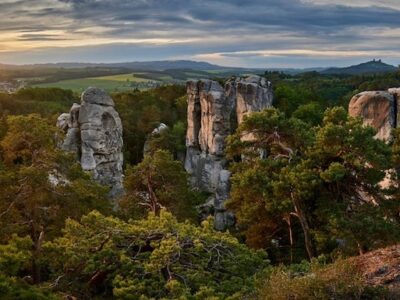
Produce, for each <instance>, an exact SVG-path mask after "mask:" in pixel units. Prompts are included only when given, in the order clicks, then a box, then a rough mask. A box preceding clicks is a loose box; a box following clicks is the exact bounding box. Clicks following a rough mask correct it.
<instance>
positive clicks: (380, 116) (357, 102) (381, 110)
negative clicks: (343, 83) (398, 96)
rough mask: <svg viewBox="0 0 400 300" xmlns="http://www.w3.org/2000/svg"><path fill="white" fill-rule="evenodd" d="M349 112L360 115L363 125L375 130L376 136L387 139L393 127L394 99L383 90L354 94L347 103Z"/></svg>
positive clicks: (352, 114)
mask: <svg viewBox="0 0 400 300" xmlns="http://www.w3.org/2000/svg"><path fill="white" fill-rule="evenodd" d="M349 114H350V115H351V116H353V117H356V116H357V117H361V118H362V119H363V122H364V124H365V125H370V126H372V127H374V128H375V129H376V130H377V134H376V136H375V137H376V138H378V139H381V140H385V141H387V140H389V139H390V135H391V130H392V128H394V127H395V125H396V124H395V122H396V118H395V101H394V97H393V95H392V94H390V93H388V92H383V91H374V92H363V93H360V94H358V95H355V96H354V97H353V98H352V99H351V101H350V105H349Z"/></svg>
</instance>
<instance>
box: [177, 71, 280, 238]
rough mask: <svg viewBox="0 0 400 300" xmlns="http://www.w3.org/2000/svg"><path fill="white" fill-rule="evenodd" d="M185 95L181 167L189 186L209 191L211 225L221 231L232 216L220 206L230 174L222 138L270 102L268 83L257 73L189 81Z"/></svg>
mask: <svg viewBox="0 0 400 300" xmlns="http://www.w3.org/2000/svg"><path fill="white" fill-rule="evenodd" d="M187 97H188V128H187V134H186V147H187V152H186V160H185V169H186V171H187V172H188V173H189V174H190V176H191V181H192V185H193V186H195V187H197V188H198V189H200V190H203V191H207V192H210V193H212V194H213V197H212V199H211V202H212V206H213V209H214V216H215V227H216V228H217V229H219V230H223V229H224V228H226V227H227V226H229V225H231V224H232V223H233V216H232V215H231V214H230V213H228V212H227V211H226V210H225V207H224V202H225V200H226V199H227V198H228V196H229V189H230V184H229V178H230V175H231V174H230V172H229V171H228V169H227V167H228V162H227V160H226V158H225V153H224V151H225V146H226V142H225V139H226V137H227V136H228V135H229V134H231V133H233V132H234V130H235V129H236V128H237V126H238V124H240V123H241V122H242V121H243V118H244V116H245V115H247V114H249V113H251V112H255V111H261V110H263V109H265V108H267V107H270V106H271V105H272V101H273V92H272V86H271V83H270V82H268V81H267V80H266V79H265V78H262V77H259V76H250V77H246V78H233V79H230V80H228V81H227V82H226V83H225V86H224V87H222V86H221V85H220V84H219V83H218V82H216V81H211V80H200V81H189V82H188V83H187Z"/></svg>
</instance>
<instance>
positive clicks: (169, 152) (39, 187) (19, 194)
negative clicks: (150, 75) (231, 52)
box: [0, 72, 400, 300]
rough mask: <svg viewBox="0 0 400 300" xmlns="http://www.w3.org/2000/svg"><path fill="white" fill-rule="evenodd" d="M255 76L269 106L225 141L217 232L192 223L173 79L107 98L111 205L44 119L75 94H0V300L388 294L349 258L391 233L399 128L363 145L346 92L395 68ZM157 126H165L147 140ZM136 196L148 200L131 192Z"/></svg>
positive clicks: (382, 83) (209, 224)
mask: <svg viewBox="0 0 400 300" xmlns="http://www.w3.org/2000/svg"><path fill="white" fill-rule="evenodd" d="M263 76H265V77H266V78H267V79H268V80H270V81H271V82H272V84H273V87H274V94H275V99H274V108H269V109H266V110H264V111H262V112H257V113H253V114H251V115H250V116H249V117H247V118H245V120H244V122H243V123H242V124H240V126H239V127H238V129H237V130H236V132H235V133H234V134H232V135H230V136H229V137H228V139H227V144H228V147H227V149H226V155H227V157H228V159H229V160H230V162H231V163H230V171H231V172H232V179H231V185H232V187H231V193H230V197H229V199H228V202H227V207H228V209H229V210H230V211H232V212H233V213H234V214H235V217H236V225H235V226H234V227H233V228H230V229H229V230H227V231H225V232H219V231H216V230H215V229H214V226H213V218H212V217H208V218H200V217H199V212H198V206H199V205H200V204H203V203H204V202H205V201H206V200H207V198H208V196H209V195H207V193H204V192H199V191H197V190H195V189H193V188H192V187H191V186H190V184H189V181H188V175H187V174H186V172H185V169H184V167H183V164H182V156H183V155H184V152H185V134H186V127H187V124H186V120H187V117H186V114H187V113H186V109H187V102H186V90H185V87H184V86H181V85H167V86H162V87H158V88H156V89H152V90H147V91H139V90H133V91H131V92H124V93H115V94H113V95H112V98H113V100H114V101H115V104H116V110H117V111H118V112H119V114H120V117H121V119H122V124H123V130H124V132H123V139H124V149H123V151H124V163H125V165H124V169H125V178H124V186H125V191H126V193H125V195H124V196H123V197H121V199H119V209H118V210H115V209H113V208H112V206H111V204H110V202H109V200H108V199H107V192H108V191H107V188H106V187H103V186H100V185H99V184H97V183H95V182H94V181H93V180H92V179H91V177H90V175H89V174H87V173H85V172H83V171H82V170H81V168H80V166H79V164H78V163H77V162H76V159H75V157H74V156H73V155H71V154H68V153H65V152H63V151H61V150H60V149H59V147H58V146H57V145H58V139H59V137H60V136H62V134H63V133H62V132H60V131H59V129H57V127H56V126H55V124H56V120H57V117H58V116H59V115H60V113H62V112H66V111H68V110H69V108H70V107H71V105H72V104H73V103H74V102H79V95H76V94H74V93H73V92H72V91H68V90H62V89H56V88H46V89H43V88H29V87H28V88H24V89H21V90H19V91H18V92H16V93H14V94H0V299H26V300H28V299H141V300H145V299H199V300H200V299H209V300H211V299H213V300H216V299H396V297H398V296H399V295H394V294H392V293H391V292H389V291H388V290H387V289H385V288H383V287H371V286H369V285H367V284H366V283H365V282H364V281H363V280H362V278H361V274H360V272H359V270H358V269H357V268H356V266H355V265H354V264H352V263H351V262H350V261H349V260H347V258H348V257H351V256H356V255H361V254H364V253H366V252H368V251H373V250H376V249H379V248H383V247H387V246H391V245H395V244H398V243H399V242H400V218H399V217H400V204H399V201H400V198H399V195H400V191H399V190H398V188H393V187H392V188H390V189H385V188H383V187H382V186H381V185H380V184H379V183H380V182H381V181H382V180H383V179H384V178H385V176H388V170H390V171H389V173H390V174H389V175H390V176H391V179H392V180H393V181H394V182H396V184H394V185H393V186H394V187H399V182H398V180H399V178H400V177H399V174H397V173H398V172H399V170H400V130H399V129H394V130H393V137H394V138H393V140H392V141H391V142H390V143H385V142H383V141H380V140H377V139H375V138H374V135H375V132H374V129H373V128H371V127H365V126H363V124H362V121H361V120H360V119H356V118H352V117H350V116H348V114H347V108H348V104H349V101H350V98H351V97H352V96H353V95H355V94H356V93H358V92H361V91H366V90H384V89H388V88H390V87H399V86H400V72H395V73H388V74H379V75H357V76H350V75H341V76H335V75H321V74H318V73H317V72H310V73H304V74H299V75H287V74H284V73H280V72H265V74H263ZM217 80H223V79H221V78H217ZM160 123H164V124H166V125H167V126H168V130H165V131H162V132H161V133H160V134H157V135H151V133H152V132H153V130H154V128H156V127H157V126H159V124H160ZM249 133H252V134H253V135H254V139H251V140H243V139H241V136H242V135H243V134H249ZM260 149H263V155H262V156H260ZM149 174H150V175H149ZM149 178H151V181H150V180H149ZM54 182H57V184H55V183H54ZM149 189H151V192H152V193H154V195H155V196H154V199H156V201H157V202H158V203H157V204H158V205H156V206H154V207H144V206H143V205H141V203H140V199H138V197H137V195H138V194H140V193H147V192H149ZM360 190H362V191H363V192H365V193H367V194H368V195H372V196H373V198H374V201H372V202H367V201H364V200H363V199H361V198H360Z"/></svg>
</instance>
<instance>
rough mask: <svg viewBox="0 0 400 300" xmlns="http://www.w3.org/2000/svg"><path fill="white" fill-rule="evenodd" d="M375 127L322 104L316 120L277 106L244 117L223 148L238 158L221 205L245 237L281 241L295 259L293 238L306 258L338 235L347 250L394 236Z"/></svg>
mask: <svg viewBox="0 0 400 300" xmlns="http://www.w3.org/2000/svg"><path fill="white" fill-rule="evenodd" d="M249 134H251V135H252V138H251V139H248V138H243V136H245V137H246V135H247V136H249ZM374 134H375V133H374V130H373V129H372V128H369V127H364V126H363V125H362V122H361V120H359V119H353V118H349V117H348V116H347V113H346V111H345V110H344V109H343V108H332V109H328V110H327V111H326V112H325V114H324V118H323V122H322V124H321V125H318V126H314V127H310V125H308V124H306V123H303V122H302V121H300V120H298V119H295V118H293V117H292V118H285V116H284V115H283V114H282V113H280V112H279V111H278V110H275V109H269V110H266V111H263V112H260V113H254V114H252V115H251V116H250V117H249V118H247V119H245V121H244V122H243V123H242V124H241V126H240V127H239V129H238V131H237V133H236V134H235V135H233V136H231V137H230V138H229V139H228V148H227V151H228V153H229V155H230V156H231V157H237V156H238V155H240V154H242V155H244V159H242V160H239V161H238V162H237V163H234V164H233V166H232V171H233V176H232V191H231V196H230V199H229V201H228V204H227V206H228V208H230V209H232V210H233V211H234V212H235V214H236V216H237V219H238V222H239V224H240V226H241V229H242V231H243V233H244V234H245V235H246V237H247V242H248V243H249V244H250V245H252V246H254V247H267V246H271V245H273V244H274V241H279V248H280V249H282V247H283V248H284V247H289V249H290V253H291V254H290V257H291V259H293V251H294V247H295V245H302V247H304V249H305V250H306V251H307V253H308V256H310V257H312V256H314V255H315V253H316V252H320V253H324V252H330V251H332V250H333V249H334V248H335V247H337V246H338V244H337V242H338V241H342V247H344V248H345V249H346V250H347V251H349V252H350V253H354V252H356V251H357V250H358V251H360V252H362V251H365V250H367V249H373V248H376V247H380V246H383V245H387V244H390V243H393V242H396V241H398V239H399V223H398V222H397V221H396V217H395V211H390V209H389V207H393V206H395V205H397V202H393V201H394V200H393V199H387V198H386V197H385V193H384V191H383V190H382V188H381V187H380V185H379V182H380V181H381V180H382V179H383V178H384V176H385V171H386V170H387V169H389V168H390V166H391V165H390V160H389V159H388V157H390V155H391V151H390V148H389V146H388V145H386V144H385V143H384V142H382V141H379V140H376V139H374V138H373V136H374ZM260 153H262V155H261V156H260ZM372 216H373V217H372ZM302 239H303V241H302ZM275 243H276V242H275ZM297 247H298V246H297ZM279 248H278V249H279ZM272 249H273V247H272ZM277 255H278V254H277ZM287 255H288V254H286V256H287ZM300 257H301V256H300Z"/></svg>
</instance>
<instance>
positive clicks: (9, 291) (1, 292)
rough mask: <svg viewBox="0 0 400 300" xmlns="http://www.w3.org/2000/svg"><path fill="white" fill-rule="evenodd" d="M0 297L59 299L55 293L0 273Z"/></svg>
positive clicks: (7, 299)
mask: <svg viewBox="0 0 400 300" xmlns="http://www.w3.org/2000/svg"><path fill="white" fill-rule="evenodd" d="M0 299H2V300H3V299H4V300H57V299H58V300H61V299H63V298H62V297H59V296H57V295H55V294H52V293H51V292H49V291H46V290H44V289H41V288H39V287H35V286H31V285H29V284H27V283H25V282H23V281H21V280H18V279H17V278H14V277H6V276H4V275H2V274H0Z"/></svg>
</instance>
